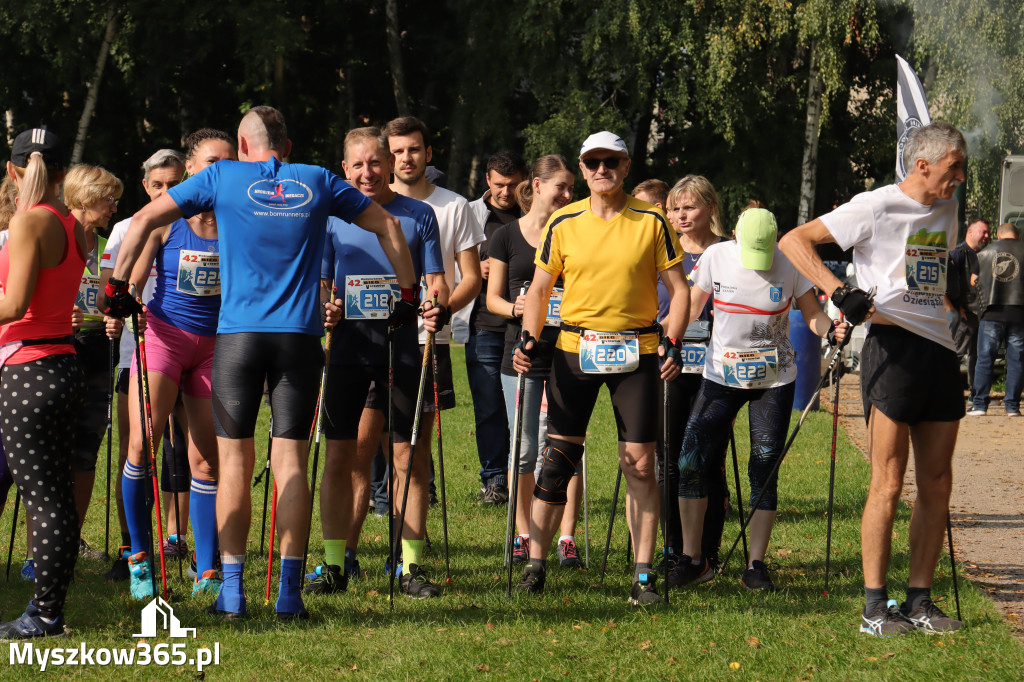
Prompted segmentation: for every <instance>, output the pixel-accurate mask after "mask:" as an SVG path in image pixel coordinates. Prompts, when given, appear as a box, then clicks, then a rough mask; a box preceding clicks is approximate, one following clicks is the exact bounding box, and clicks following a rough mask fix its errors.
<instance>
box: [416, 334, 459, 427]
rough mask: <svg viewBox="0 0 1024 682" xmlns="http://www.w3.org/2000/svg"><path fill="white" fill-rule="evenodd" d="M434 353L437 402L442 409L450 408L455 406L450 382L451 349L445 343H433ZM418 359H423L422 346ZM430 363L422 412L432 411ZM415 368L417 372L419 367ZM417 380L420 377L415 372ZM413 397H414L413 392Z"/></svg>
mask: <svg viewBox="0 0 1024 682" xmlns="http://www.w3.org/2000/svg"><path fill="white" fill-rule="evenodd" d="M434 353H436V354H437V402H438V404H439V405H440V407H441V409H442V410H450V409H452V408H453V407H455V384H454V383H453V382H452V353H451V349H450V348H449V347H448V344H447V343H435V344H434ZM420 359H421V360H422V359H423V346H420ZM428 362H429V361H428ZM432 364H433V363H429V364H427V385H426V388H425V390H426V395H425V396H424V397H423V411H424V412H433V411H434V372H433V368H432V367H431V365H432ZM416 369H417V372H419V370H420V369H421V368H420V367H417V368H416ZM419 380H420V377H419V374H417V375H416V381H419ZM417 386H418V384H417ZM413 398H415V393H414V395H413Z"/></svg>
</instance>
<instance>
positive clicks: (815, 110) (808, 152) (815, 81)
mask: <svg viewBox="0 0 1024 682" xmlns="http://www.w3.org/2000/svg"><path fill="white" fill-rule="evenodd" d="M821 89H822V83H821V74H820V73H819V72H818V58H817V46H816V45H811V72H810V74H809V76H808V78H807V122H806V125H805V126H804V161H803V165H802V166H801V168H800V207H799V209H798V210H797V218H796V224H797V225H803V224H804V223H806V222H807V221H809V220H810V219H811V217H812V214H813V212H814V193H815V191H816V187H817V181H818V128H819V126H820V125H821Z"/></svg>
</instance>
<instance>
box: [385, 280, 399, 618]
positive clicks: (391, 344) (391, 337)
mask: <svg viewBox="0 0 1024 682" xmlns="http://www.w3.org/2000/svg"><path fill="white" fill-rule="evenodd" d="M393 303H394V298H393V297H390V296H389V297H388V315H389V316H390V315H391V312H392V304H393ZM394 392H395V331H394V330H393V329H391V328H388V423H387V429H388V473H387V479H388V480H387V487H388V566H389V568H388V573H390V574H391V577H390V578H389V585H388V589H389V590H390V592H389V594H388V602H389V604H390V606H391V610H392V611H393V610H394V609H395V580H394V575H395V561H396V560H397V558H398V557H396V556H395V541H394V538H395V486H394V483H393V477H394V471H395V439H394V426H392V425H393V424H394V422H393V421H392V419H393V418H394V412H395V410H394Z"/></svg>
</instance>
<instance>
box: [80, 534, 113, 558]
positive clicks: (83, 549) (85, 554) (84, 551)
mask: <svg viewBox="0 0 1024 682" xmlns="http://www.w3.org/2000/svg"><path fill="white" fill-rule="evenodd" d="M78 556H79V557H81V558H82V559H92V560H93V561H106V560H107V559H109V558H110V557H108V556H107V553H106V552H101V551H99V550H98V549H93V548H92V547H90V546H89V543H88V542H86V541H85V538H78Z"/></svg>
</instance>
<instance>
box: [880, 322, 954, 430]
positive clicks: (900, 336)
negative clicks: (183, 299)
mask: <svg viewBox="0 0 1024 682" xmlns="http://www.w3.org/2000/svg"><path fill="white" fill-rule="evenodd" d="M860 387H861V396H862V399H863V401H864V419H865V420H866V421H869V420H870V416H871V407H872V406H874V407H875V409H877V410H879V411H881V413H882V414H884V415H885V416H886V417H888V418H889V419H892V420H893V421H897V422H901V423H904V424H917V423H920V422H954V421H958V420H959V419H961V418H963V416H964V395H963V390H962V389H961V388H960V361H959V360H957V357H956V353H955V352H954V351H952V350H950V349H948V348H944V347H942V346H940V345H939V344H937V343H935V342H934V341H930V340H928V339H925V338H923V337H921V336H918V335H917V334H915V333H913V332H910V331H907V330H906V329H903V328H902V327H898V326H896V325H891V324H873V325H871V329H870V330H868V336H867V338H866V339H865V340H864V348H863V349H862V350H861V353H860Z"/></svg>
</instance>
